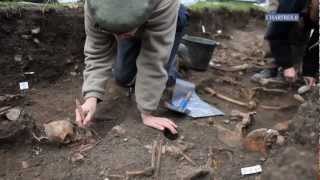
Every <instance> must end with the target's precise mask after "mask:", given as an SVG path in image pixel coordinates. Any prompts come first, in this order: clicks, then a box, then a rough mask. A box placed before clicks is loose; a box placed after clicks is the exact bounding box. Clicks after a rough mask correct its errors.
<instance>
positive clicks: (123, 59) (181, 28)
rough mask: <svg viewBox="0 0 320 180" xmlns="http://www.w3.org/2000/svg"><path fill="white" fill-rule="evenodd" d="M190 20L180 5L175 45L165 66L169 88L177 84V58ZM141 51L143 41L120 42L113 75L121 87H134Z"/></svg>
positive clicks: (135, 39)
mask: <svg viewBox="0 0 320 180" xmlns="http://www.w3.org/2000/svg"><path fill="white" fill-rule="evenodd" d="M188 19H189V15H188V12H187V9H186V8H185V7H184V6H183V5H180V8H179V14H178V21H177V30H176V35H175V39H174V44H173V47H172V50H171V53H170V58H169V61H168V63H167V64H166V66H165V68H166V70H167V73H168V82H167V85H169V86H171V85H173V84H175V80H176V78H177V77H178V71H177V62H176V58H175V56H176V53H177V51H178V47H179V44H180V42H181V39H182V36H183V35H184V33H185V29H186V27H187V24H188ZM140 49H141V39H139V38H136V37H132V38H127V39H121V40H119V41H118V52H117V59H116V62H115V63H114V66H113V75H114V78H115V80H116V81H117V82H118V83H119V84H120V85H121V86H132V85H133V82H134V78H135V76H136V74H137V66H136V61H137V57H138V55H139V53H140Z"/></svg>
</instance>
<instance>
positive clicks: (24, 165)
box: [21, 161, 29, 169]
mask: <svg viewBox="0 0 320 180" xmlns="http://www.w3.org/2000/svg"><path fill="white" fill-rule="evenodd" d="M21 166H22V168H23V169H27V168H29V163H28V162H27V161H22V162H21Z"/></svg>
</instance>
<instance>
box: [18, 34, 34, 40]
mask: <svg viewBox="0 0 320 180" xmlns="http://www.w3.org/2000/svg"><path fill="white" fill-rule="evenodd" d="M21 37H22V38H23V39H31V37H32V36H31V35H27V34H23V35H21Z"/></svg>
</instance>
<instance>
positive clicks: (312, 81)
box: [303, 76, 316, 87]
mask: <svg viewBox="0 0 320 180" xmlns="http://www.w3.org/2000/svg"><path fill="white" fill-rule="evenodd" d="M303 79H304V80H305V82H306V84H307V85H308V86H310V87H315V86H316V78H314V77H310V76H304V77H303Z"/></svg>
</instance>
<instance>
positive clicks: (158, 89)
mask: <svg viewBox="0 0 320 180" xmlns="http://www.w3.org/2000/svg"><path fill="white" fill-rule="evenodd" d="M162 2H164V3H160V4H162V5H161V7H157V8H156V10H155V11H154V12H153V14H152V15H151V17H150V18H149V20H148V22H147V23H146V24H145V29H144V33H143V37H142V45H141V51H140V54H139V56H138V59H137V70H138V73H137V77H136V86H135V88H136V91H135V92H136V101H137V104H138V109H139V110H140V111H142V112H152V111H155V110H156V109H157V107H158V105H159V101H160V98H161V96H162V93H163V91H164V89H165V86H166V82H167V79H168V75H167V72H166V69H165V64H166V63H167V62H168V60H169V56H170V52H171V49H172V46H173V42H174V38H175V32H176V24H177V17H178V8H179V4H180V3H179V1H178V0H169V1H168V0H163V1H162Z"/></svg>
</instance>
